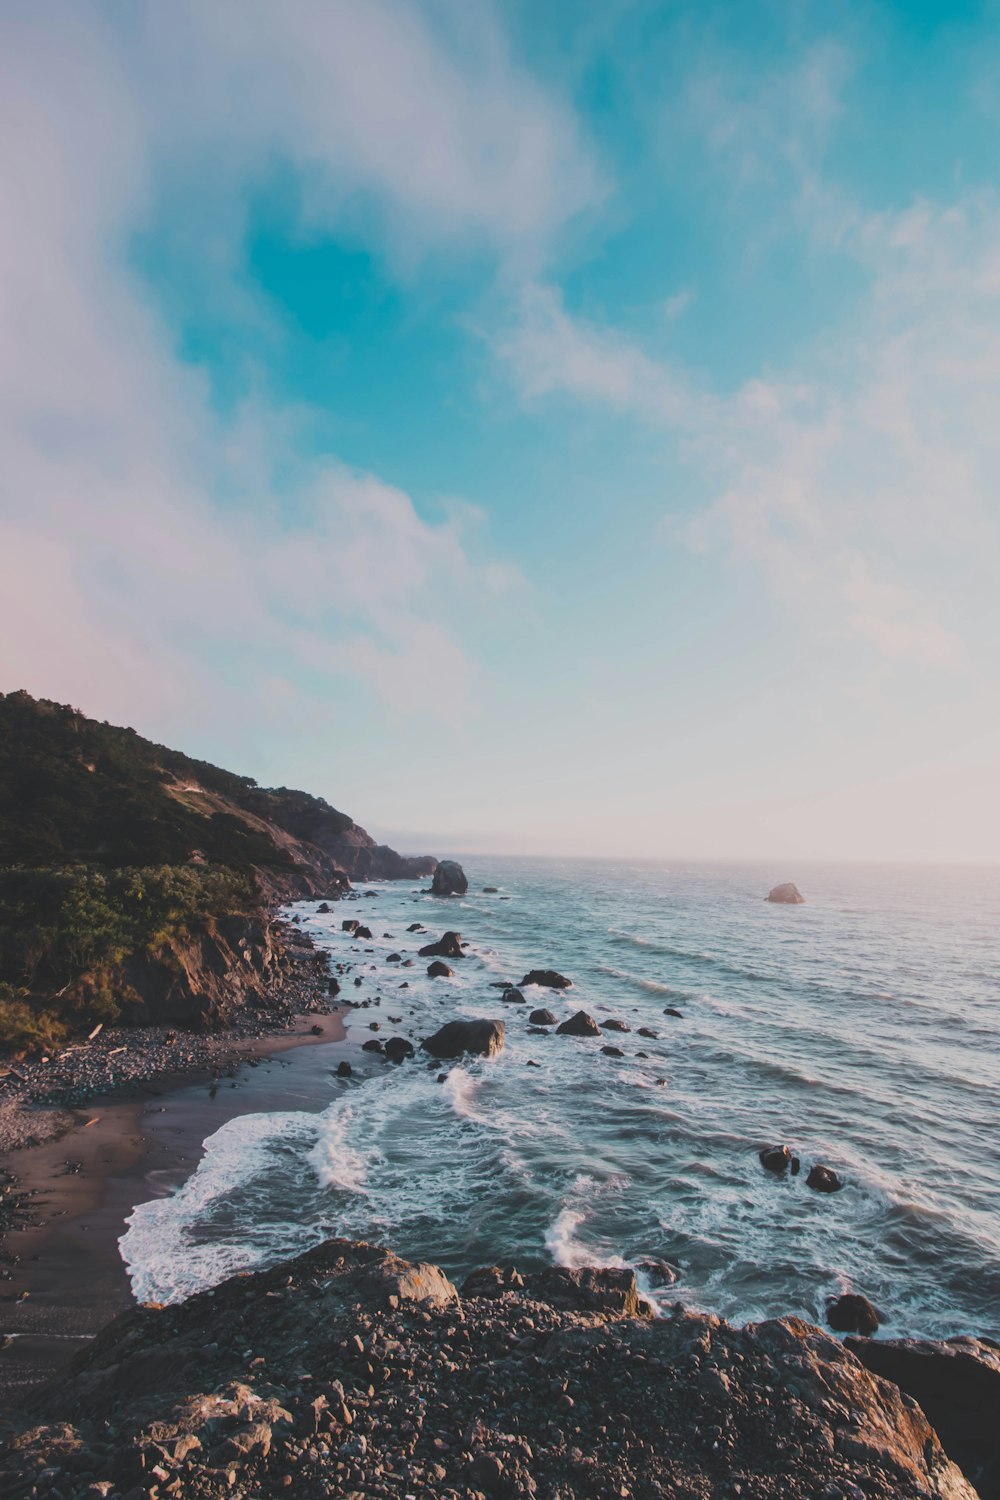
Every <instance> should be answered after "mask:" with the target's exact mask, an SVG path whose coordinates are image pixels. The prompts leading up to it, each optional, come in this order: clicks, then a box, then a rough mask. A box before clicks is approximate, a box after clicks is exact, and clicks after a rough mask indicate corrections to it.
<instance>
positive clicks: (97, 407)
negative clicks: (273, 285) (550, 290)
mask: <svg viewBox="0 0 1000 1500" xmlns="http://www.w3.org/2000/svg"><path fill="white" fill-rule="evenodd" d="M114 14H115V13H114V12H113V11H111V10H108V9H106V8H102V7H97V6H88V5H69V4H66V5H64V4H61V3H59V0H40V3H39V4H38V5H37V6H32V7H28V8H23V9H20V10H18V9H14V10H10V9H8V10H7V11H6V13H5V15H4V20H3V30H4V63H3V71H4V87H3V90H2V91H0V110H2V117H0V135H2V138H3V141H4V145H5V150H6V153H7V162H6V165H5V169H4V172H3V178H2V183H0V350H2V354H0V424H2V426H0V438H2V442H3V448H4V465H3V472H2V475H0V593H2V595H3V598H4V620H3V629H2V634H0V677H2V679H3V685H4V686H6V687H9V686H13V685H16V684H22V683H23V684H24V685H27V686H29V687H31V688H33V689H35V690H37V691H42V692H46V693H48V694H51V695H55V696H57V697H64V698H72V699H75V700H82V701H83V702H85V704H86V706H87V707H89V708H91V709H92V710H94V711H97V712H99V713H106V714H108V715H110V716H113V717H128V718H139V719H142V717H143V716H144V715H145V716H146V718H147V722H150V721H151V722H153V723H162V722H164V720H165V719H166V717H167V716H169V715H170V714H171V713H175V714H176V713H177V712H184V711H188V712H190V713H191V714H197V713H199V712H208V711H209V706H210V705H211V706H212V711H214V712H215V713H224V712H226V711H227V708H228V710H230V711H236V710H238V709H239V707H240V705H241V704H244V703H246V699H247V694H248V692H249V693H250V694H251V695H252V694H253V693H254V692H255V691H256V690H257V687H258V686H259V687H260V691H261V692H262V693H264V694H268V693H273V692H274V691H278V689H277V688H276V687H275V684H276V683H278V684H280V683H281V682H283V681H285V680H286V679H288V680H293V679H294V680H297V681H298V682H299V683H300V684H301V683H303V682H309V683H311V684H313V686H312V688H311V689H310V690H311V691H314V692H316V693H318V694H322V693H323V692H325V691H327V690H328V689H329V687H330V684H331V682H332V681H333V680H335V679H337V678H342V677H344V676H347V677H349V678H352V679H354V680H355V681H356V682H358V683H362V684H364V685H366V686H367V688H368V689H370V690H371V691H373V692H374V693H375V694H376V695H378V696H381V698H382V700H383V701H384V702H385V703H386V704H387V705H388V706H389V708H390V709H391V711H392V712H393V713H397V714H399V713H404V714H406V713H419V712H428V711H430V704H429V699H428V695H427V692H426V684H427V683H428V682H430V681H433V680H439V681H441V682H446V683H448V684H449V691H448V693H447V694H446V695H444V702H443V703H442V702H439V703H438V704H437V705H436V706H435V708H434V710H433V711H434V712H435V713H441V712H448V711H461V704H462V703H463V702H464V701H466V699H467V696H468V693H469V692H470V691H471V688H472V685H473V684H474V681H475V677H476V667H475V663H474V660H473V658H472V657H471V656H470V654H469V648H468V646H467V645H466V644H464V642H465V641H466V640H467V639H468V637H470V636H472V635H474V634H475V629H474V621H475V619H477V618H485V616H486V615H487V614H488V612H489V610H490V609H491V608H492V604H491V601H493V600H495V599H496V598H497V595H498V593H502V592H503V591H504V590H505V589H509V588H511V587H517V573H516V570H515V569H513V568H511V567H509V566H508V565H506V564H505V563H503V562H502V560H499V559H497V558H495V557H492V556H491V555H490V549H489V545H488V540H487V539H486V538H485V537H484V536H483V535H482V527H481V525H480V524H479V523H478V522H476V521H475V520H473V519H471V513H467V512H466V513H463V512H462V511H461V508H460V507H456V506H455V505H451V506H449V507H444V508H443V510H442V514H441V516H440V518H439V519H436V520H429V519H427V518H426V517H425V516H422V515H421V514H419V513H418V511H417V509H416V507H415V506H414V504H413V501H412V499H411V498H410V497H409V496H408V495H407V494H405V493H403V492H402V491H401V490H399V489H397V488H395V487H393V486H390V485H387V484H385V483H383V482H382V481H381V480H380V479H378V478H377V477H376V476H373V475H367V474H357V473H354V472H352V471H350V470H349V469H347V468H345V467H344V466H343V465H341V464H340V463H338V462H337V461H335V460H327V461H322V462H319V461H317V462H311V463H302V462H297V463H296V462H295V461H294V460H293V455H294V452H295V447H296V442H295V439H296V436H297V427H298V424H299V423H300V422H301V414H300V413H296V412H295V411H294V410H288V409H284V408H282V407H281V406H280V405H278V404H276V403H275V402H273V401H271V400H269V399H268V398H267V397H266V396H265V395H264V394H262V393H261V392H256V393H253V394H251V395H250V396H249V397H248V399H247V401H246V402H245V403H244V405H243V407H242V408H241V409H240V410H238V411H237V412H236V413H234V414H230V415H228V416H227V417H225V418H223V417H221V416H220V415H219V413H218V412H217V410H216V409H215V408H214V406H213V403H212V401H211V398H210V393H209V390H208V386H207V382H206V381H205V379H204V378H203V377H202V375H201V374H200V373H199V372H198V370H197V369H196V368H194V367H192V366H190V365H186V364H183V363H182V362H180V361H179V360H178V358H177V357H176V355H175V353H174V350H173V347H172V339H171V335H170V331H169V330H168V329H167V328H166V327H164V326H163V324H162V323H161V322H160V320H159V318H158V317H157V315H156V314H155V312H154V311H153V310H152V308H151V307H150V305H149V299H148V295H147V292H146V289H145V288H144V287H143V285H142V284H141V282H140V281H139V279H138V277H137V276H136V274H135V273H134V271H133V270H132V269H131V268H130V261H129V244H130V237H131V236H132V234H133V233H134V231H135V229H136V227H137V226H138V225H139V224H141V222H142V220H143V217H144V215H145V213H146V211H147V209H148V207H149V204H150V203H151V201H152V198H153V195H154V192H155V190H156V185H157V181H158V174H162V173H163V172H164V171H166V170H168V169H177V168H178V164H183V163H184V162H187V163H188V165H190V162H191V160H192V159H193V156H197V157H199V158H200V159H201V161H202V163H204V160H205V159H214V160H215V161H216V163H217V173H218V177H217V182H218V190H219V193H220V195H225V194H226V193H232V194H234V195H235V196H237V197H238V195H239V193H240V192H241V191H243V190H244V189H245V188H246V184H247V181H248V178H249V177H250V176H251V175H252V173H253V171H254V170H257V169H259V168H260V166H261V165H262V163H263V164H266V161H267V159H268V154H269V153H270V154H271V155H279V156H281V155H283V156H285V157H287V158H289V159H291V160H293V161H294V162H295V164H296V165H297V166H298V167H299V168H300V169H301V170H302V172H303V174H304V176H305V177H306V179H307V180H308V182H309V183H310V197H309V202H310V210H309V211H310V212H311V213H312V214H313V215H314V216H318V217H320V218H322V219H323V220H324V222H334V221H335V219H336V216H337V214H338V212H339V210H340V207H341V205H342V203H343V201H344V199H345V197H346V196H349V195H351V194H357V193H359V192H365V193H369V194H370V195H371V196H372V199H373V201H374V202H376V203H377V204H378V205H379V206H380V210H381V211H382V212H384V213H385V214H386V216H387V221H388V220H391V223H392V226H393V232H394V233H395V234H396V235H398V237H399V238H400V239H401V240H402V239H409V241H410V242H411V243H412V244H414V245H417V244H419V246H420V247H421V250H422V251H423V250H426V249H427V248H429V247H431V246H437V247H441V246H443V245H446V244H447V245H455V244H461V243H462V242H464V241H465V240H467V239H468V238H469V237H478V238H479V239H481V240H483V241H484V242H486V243H487V244H488V245H489V246H490V247H491V249H492V252H493V253H494V254H495V255H496V256H497V257H504V256H513V255H515V253H523V257H524V262H525V264H528V263H529V262H530V263H537V262H538V260H539V258H540V257H541V256H543V254H544V250H543V247H544V245H545V242H546V240H547V238H548V236H550V235H551V234H552V233H553V232H554V231H555V230H556V229H557V228H558V227H559V225H560V224H561V223H562V222H563V221H564V220H565V218H566V216H568V215H570V214H571V213H573V212H575V211H576V210H577V209H578V208H579V207H580V206H581V205H582V204H584V203H586V202H587V201H588V200H589V199H590V197H591V195H592V194H593V193H594V192H595V191H597V177H596V174H595V173H594V171H593V169H592V167H591V164H590V161H589V158H588V156H587V154H586V152H585V151H583V150H582V149H581V148H580V146H579V143H578V142H577V140H576V136H575V127H574V123H573V118H572V115H571V114H570V113H569V112H568V111H566V110H564V109H562V108H561V107H560V106H559V105H558V104H557V103H554V102H552V101H550V100H549V99H548V98H547V97H546V96H545V95H544V93H543V92H542V91H541V90H540V89H539V88H538V87H537V86H536V85H535V84H534V83H533V82H532V81H531V80H530V79H529V78H528V77H527V76H526V75H524V74H523V73H521V72H519V71H518V70H517V69H516V68H515V67H514V66H513V64H512V63H511V61H510V59H509V57H508V56H507V54H506V52H505V49H504V47H503V45H502V42H501V40H500V37H499V34H498V32H497V31H496V29H495V27H493V26H492V24H491V22H490V13H489V12H488V11H487V10H485V9H484V10H482V11H477V12H476V15H477V16H478V19H477V20H475V23H474V24H473V22H474V17H473V15H472V13H471V12H468V13H466V19H465V21H464V22H463V24H461V25H456V26H455V27H454V28H451V29H450V30H449V31H447V32H445V31H444V30H438V29H436V28H435V27H432V26H431V25H430V23H429V21H428V19H427V17H428V15H430V14H431V12H429V11H424V10H418V9H416V8H413V7H410V6H402V5H397V4H394V3H392V0H364V3H348V0H331V3H327V4H320V3H318V0H294V3H290V4H289V5H287V6H282V7H280V8H279V9H275V8H274V7H271V6H269V5H266V4H258V3H256V0H248V3H241V4H239V5H235V4H228V3H226V0H221V3H220V4H218V5H213V6H210V7H202V6H198V5H194V4H188V3H187V0H178V3H177V4H176V5H172V6H171V7H170V8H169V10H168V11H167V10H164V8H163V7H160V6H157V5H152V4H150V5H145V4H138V5H136V6H134V7H131V8H130V10H129V24H128V26H127V27H123V28H120V29H119V28H116V27H115V26H113V25H112V24H111V18H112V17H113V16H114ZM455 14H456V17H457V15H458V13H457V12H456V13H455ZM452 19H455V17H453V18H452ZM211 253H213V252H212V250H211V248H210V247H209V246H206V255H208V254H211ZM223 497H224V498H223ZM459 621H461V622H462V627H463V628H462V629H461V631H459V625H458V622H459ZM255 664H256V666H255ZM268 683H270V686H268ZM286 690H287V691H294V689H287V688H282V689H281V690H280V692H279V697H280V696H281V694H282V693H284V692H285V691H286Z"/></svg>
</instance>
